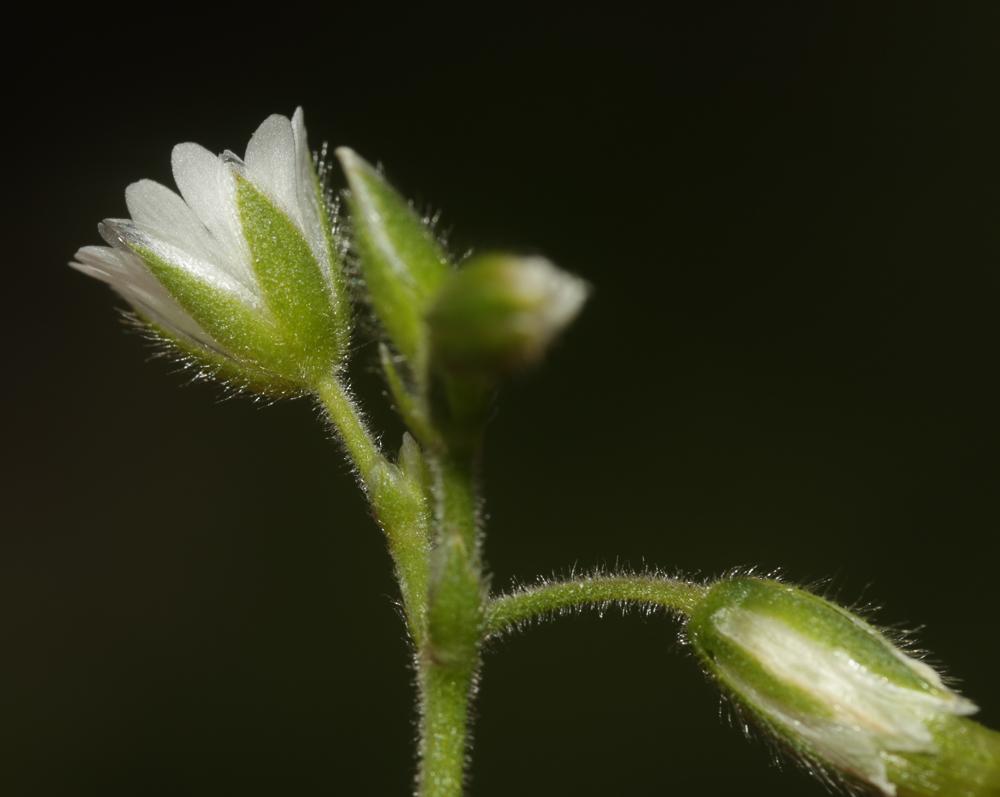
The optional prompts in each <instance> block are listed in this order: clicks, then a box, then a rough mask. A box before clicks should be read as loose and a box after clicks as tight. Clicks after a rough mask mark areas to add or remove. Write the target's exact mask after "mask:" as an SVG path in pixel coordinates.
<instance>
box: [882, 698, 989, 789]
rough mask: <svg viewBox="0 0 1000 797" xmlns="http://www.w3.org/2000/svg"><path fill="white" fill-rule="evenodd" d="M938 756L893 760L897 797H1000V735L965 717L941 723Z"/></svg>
mask: <svg viewBox="0 0 1000 797" xmlns="http://www.w3.org/2000/svg"><path fill="white" fill-rule="evenodd" d="M931 732H932V733H933V735H934V742H935V746H936V748H937V749H936V751H935V752H934V753H930V754H929V753H900V754H899V755H898V756H893V757H892V758H890V759H889V762H888V769H889V779H890V780H891V781H892V782H893V783H894V784H896V787H897V790H896V795H897V797H1000V733H997V732H996V731H994V730H990V729H989V728H985V727H983V726H982V725H980V724H979V723H978V722H974V721H972V720H970V719H965V718H963V717H945V718H943V719H940V720H937V721H936V722H935V723H934V725H933V727H932V728H931Z"/></svg>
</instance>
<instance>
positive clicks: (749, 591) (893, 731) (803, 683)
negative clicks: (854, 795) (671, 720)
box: [688, 578, 997, 797]
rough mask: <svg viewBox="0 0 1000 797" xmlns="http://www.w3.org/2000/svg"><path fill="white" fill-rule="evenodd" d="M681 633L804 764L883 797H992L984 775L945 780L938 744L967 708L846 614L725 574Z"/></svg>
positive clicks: (800, 594)
mask: <svg viewBox="0 0 1000 797" xmlns="http://www.w3.org/2000/svg"><path fill="white" fill-rule="evenodd" d="M688 630H689V638H690V640H691V643H692V646H693V647H694V650H695V651H696V653H697V655H698V656H699V658H700V659H701V661H702V662H703V663H704V665H705V667H706V669H707V670H708V672H709V673H710V674H711V675H713V676H715V678H717V679H718V680H719V681H720V682H721V684H722V685H723V686H724V687H725V688H726V690H727V691H728V692H729V693H730V694H731V695H732V696H733V698H734V699H735V700H736V701H737V703H738V705H739V707H740V708H742V709H744V710H745V711H746V712H748V713H749V715H750V716H751V717H752V718H754V719H755V720H756V721H757V723H758V724H759V725H761V726H762V727H763V728H764V729H765V730H767V731H769V732H771V733H772V734H774V735H775V736H776V737H778V738H780V739H781V740H783V741H784V742H785V743H786V744H787V745H788V746H789V747H790V748H791V749H792V751H794V752H795V753H797V754H798V755H800V756H801V757H802V758H804V759H805V760H806V761H807V762H808V763H810V764H811V765H814V766H819V767H821V768H823V769H825V770H826V771H828V772H829V773H831V774H834V775H839V776H842V777H844V778H846V779H847V780H852V781H860V782H861V783H864V784H865V785H867V786H868V787H874V788H876V789H877V790H879V791H880V792H881V793H882V794H886V795H895V794H897V787H900V788H902V789H903V793H905V794H941V795H942V797H943V795H945V794H948V795H959V794H961V795H980V794H996V792H994V791H990V790H989V789H990V788H994V787H995V785H996V780H995V778H996V777H997V773H996V771H995V769H994V770H993V771H992V772H980V773H976V772H973V771H966V772H964V773H960V774H958V775H956V773H955V771H953V770H954V767H953V766H952V765H953V764H954V761H953V760H952V759H951V757H950V753H951V751H950V750H949V749H945V748H947V747H948V744H949V743H948V742H945V741H943V740H944V739H953V738H956V736H957V735H960V733H961V732H963V731H964V732H967V733H968V732H971V731H970V728H964V727H963V726H962V725H960V724H958V725H956V724H955V723H958V722H959V720H957V718H958V717H961V716H963V715H967V714H972V713H973V712H975V711H976V706H975V705H973V704H972V703H971V702H970V701H968V700H966V699H965V698H963V697H961V696H960V695H958V694H956V693H955V692H954V691H952V690H951V689H949V688H948V687H947V686H945V685H944V683H943V682H942V680H941V677H940V676H939V675H938V673H936V672H935V671H934V670H933V669H931V668H930V667H929V666H927V665H926V664H925V663H923V662H921V661H918V660H916V659H914V658H913V657H911V656H909V655H907V654H906V653H904V652H903V651H902V650H900V649H899V648H898V647H896V646H895V645H894V644H893V643H892V642H890V641H889V640H888V639H887V638H886V637H885V636H884V635H883V634H881V633H880V632H879V631H877V630H876V629H875V628H873V627H872V626H870V625H869V624H868V623H866V622H865V621H864V620H862V619H860V618H859V617H857V616H855V615H853V614H851V613H850V612H848V611H846V610H845V609H842V608H841V607H839V606H836V605H834V604H832V603H830V602H828V601H826V600H823V599H822V598H819V597H817V596H815V595H813V594H811V593H809V592H806V591H804V590H802V589H798V588H796V587H792V586H789V585H786V584H783V583H780V582H777V581H771V580H765V579H757V578H736V579H731V580H726V581H721V582H719V583H717V584H715V585H714V586H713V587H712V588H711V589H710V590H709V592H708V594H707V596H706V597H705V599H704V601H703V602H702V603H701V605H700V606H699V607H698V609H697V610H696V611H695V612H694V613H693V615H692V617H691V620H690V624H689V626H688ZM968 725H969V726H970V727H971V726H973V723H968ZM975 727H977V728H978V727H979V726H975ZM984 778H985V779H986V780H984ZM987 780H988V782H987ZM915 783H916V784H918V785H919V786H920V787H919V788H917V787H914V784H915ZM983 783H986V786H985V789H986V790H982V788H981V786H982V784H983ZM989 784H993V786H990V785H989Z"/></svg>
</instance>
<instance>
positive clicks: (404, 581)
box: [316, 377, 430, 648]
mask: <svg viewBox="0 0 1000 797" xmlns="http://www.w3.org/2000/svg"><path fill="white" fill-rule="evenodd" d="M316 396H317V398H319V400H320V403H321V404H322V405H323V408H324V409H325V410H326V414H327V416H328V417H329V419H330V422H331V423H332V424H333V426H334V428H335V429H336V431H337V436H338V437H339V438H340V440H341V442H342V443H343V445H344V448H345V449H346V450H347V456H348V458H349V459H350V461H351V463H352V464H353V465H354V468H355V470H356V471H357V474H358V480H359V481H360V482H361V487H362V489H363V490H364V491H365V493H366V495H367V497H368V500H369V502H370V503H371V506H372V509H373V510H374V512H375V516H376V518H377V519H378V522H379V524H380V525H381V526H382V530H383V531H384V532H385V535H386V538H387V540H388V543H389V553H390V555H391V556H392V561H393V564H394V565H395V567H396V576H397V579H398V581H399V587H400V592H401V593H402V597H403V607H404V609H405V611H406V618H407V626H408V628H409V631H410V636H411V637H412V639H413V642H414V645H416V646H417V647H418V648H419V646H420V645H421V644H422V643H423V641H424V637H425V636H426V614H427V589H428V587H427V581H428V568H427V552H428V550H429V547H430V543H429V539H428V538H429V530H428V529H429V526H430V512H429V509H428V507H427V502H426V500H425V498H424V495H423V489H422V487H421V486H420V485H419V484H416V483H414V482H413V480H411V479H409V478H407V477H406V475H405V474H404V473H403V472H402V471H401V470H400V469H399V468H398V467H397V466H396V465H394V464H393V463H392V462H390V461H389V460H388V459H386V457H385V456H384V455H383V454H382V452H381V451H379V449H378V446H377V445H376V443H375V440H374V438H373V437H372V435H371V433H370V432H369V431H368V429H367V427H366V426H365V423H364V420H362V418H361V414H360V413H359V412H358V410H357V408H356V407H355V406H354V402H353V401H352V399H351V397H350V394H349V393H348V391H347V389H346V388H345V387H344V385H342V384H341V382H340V381H339V380H337V379H336V378H335V377H330V378H329V379H327V380H325V381H324V382H322V383H321V384H320V385H317V387H316Z"/></svg>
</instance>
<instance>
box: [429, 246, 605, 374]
mask: <svg viewBox="0 0 1000 797" xmlns="http://www.w3.org/2000/svg"><path fill="white" fill-rule="evenodd" d="M587 290H588V289H587V285H586V283H585V282H584V281H583V280H581V279H579V278H578V277H574V276H572V275H571V274H568V273H566V272H565V271H562V270H560V269H558V268H556V267H555V266H554V265H552V264H551V263H550V262H549V261H548V260H545V259H544V258H541V257H516V256H514V255H503V254H492V255H483V256H480V257H476V258H474V259H473V260H471V261H470V262H468V263H467V264H466V265H465V266H463V267H462V268H461V269H460V270H459V271H457V272H455V274H453V275H452V277H451V278H450V279H449V280H448V282H446V283H445V284H444V286H443V287H442V288H441V291H440V293H439V294H438V297H437V300H436V301H435V302H434V305H433V307H432V308H431V309H430V312H429V313H428V316H427V320H428V324H429V326H430V331H431V342H432V351H433V360H434V362H435V364H436V365H438V366H439V367H442V368H443V369H444V370H446V371H448V372H450V373H455V374H463V373H465V374H470V375H475V376H481V375H485V376H490V377H492V376H497V375H500V374H503V373H505V372H508V371H511V370H514V369H516V368H518V367H521V366H524V365H528V364H531V363H533V362H535V361H536V360H538V359H539V358H540V357H541V356H542V355H543V354H544V353H545V351H546V350H547V349H548V347H549V345H550V344H551V343H552V341H553V340H554V339H555V337H556V336H557V335H558V334H559V333H560V332H562V330H563V329H565V328H566V327H567V326H568V325H569V323H570V322H571V321H572V320H573V319H574V318H575V317H576V315H577V313H579V311H580V308H581V307H582V306H583V303H584V301H585V300H586V298H587Z"/></svg>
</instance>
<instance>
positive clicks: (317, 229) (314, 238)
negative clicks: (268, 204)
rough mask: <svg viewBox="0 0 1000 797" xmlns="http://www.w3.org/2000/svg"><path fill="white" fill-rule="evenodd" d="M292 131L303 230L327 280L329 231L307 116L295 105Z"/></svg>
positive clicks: (329, 271) (329, 275)
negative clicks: (307, 136) (320, 197)
mask: <svg viewBox="0 0 1000 797" xmlns="http://www.w3.org/2000/svg"><path fill="white" fill-rule="evenodd" d="M292 134H293V135H294V137H295V163H296V170H297V174H298V180H297V191H298V203H299V209H300V213H301V214H302V232H303V233H304V234H305V236H306V241H308V242H309V248H310V249H312V252H313V255H314V256H315V257H316V262H318V263H319V265H320V268H321V269H322V270H323V274H324V275H325V276H326V278H327V280H330V279H332V276H331V274H332V264H331V263H330V256H331V253H330V251H329V249H328V247H327V230H326V229H325V225H326V222H325V221H324V219H325V214H324V213H323V212H322V209H321V208H320V206H319V201H320V200H319V197H318V196H317V192H316V181H315V180H316V178H315V166H314V165H313V156H312V150H310V149H309V140H308V139H307V138H306V124H305V116H304V114H303V112H302V108H301V107H300V108H296V109H295V113H294V114H293V115H292Z"/></svg>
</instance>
